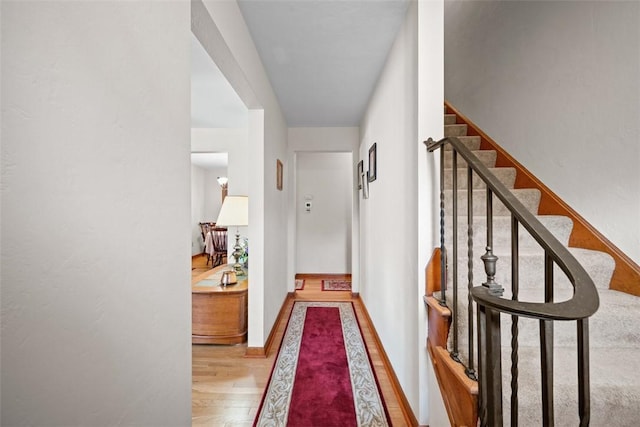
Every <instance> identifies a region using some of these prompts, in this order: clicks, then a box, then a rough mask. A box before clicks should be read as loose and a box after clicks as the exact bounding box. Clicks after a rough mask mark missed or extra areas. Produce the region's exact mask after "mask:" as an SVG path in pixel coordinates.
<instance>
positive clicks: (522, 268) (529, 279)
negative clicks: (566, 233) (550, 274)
mask: <svg viewBox="0 0 640 427" xmlns="http://www.w3.org/2000/svg"><path fill="white" fill-rule="evenodd" d="M568 249H569V252H571V253H572V254H573V256H574V257H575V258H576V260H577V261H578V262H579V263H580V264H581V265H582V266H583V268H584V269H585V271H586V272H587V274H588V275H589V277H591V280H593V283H594V284H595V285H596V288H598V289H608V285H609V283H610V282H611V276H612V275H613V270H614V269H615V262H614V260H613V258H612V257H611V256H610V255H609V254H606V253H603V252H598V251H593V250H589V249H582V248H568ZM473 253H474V259H473V277H474V284H475V286H479V285H480V284H482V282H486V279H487V277H486V274H485V272H484V264H483V262H482V260H481V259H480V257H481V256H482V255H483V254H484V253H485V250H484V248H483V247H482V246H475V247H474V251H473ZM449 255H450V257H451V256H453V254H452V253H451V251H449ZM494 255H496V256H497V257H498V261H497V263H496V274H495V281H496V282H497V283H498V284H500V285H501V286H502V287H503V288H505V289H510V288H511V253H510V252H508V251H506V250H505V251H504V252H503V248H500V249H498V248H496V249H495V250H494ZM458 258H459V261H458V285H460V284H464V286H466V284H467V282H468V278H467V275H468V268H467V248H466V246H465V247H463V248H461V247H459V248H458ZM452 262H453V261H452V260H449V267H448V270H449V274H448V277H447V279H448V280H447V286H449V285H450V284H451V283H453V282H452V280H453V268H452ZM518 263H519V272H520V274H519V287H520V289H538V290H540V293H541V295H542V290H543V289H544V253H520V254H519V256H518ZM554 279H555V280H554V283H555V287H556V289H561V288H566V289H570V288H571V287H572V285H571V283H570V282H569V279H568V278H567V277H566V275H565V274H564V272H563V271H562V270H561V269H560V267H558V266H557V265H555V266H554ZM506 295H507V296H509V297H510V293H509V292H507V293H506Z"/></svg>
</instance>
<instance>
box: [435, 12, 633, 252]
mask: <svg viewBox="0 0 640 427" xmlns="http://www.w3.org/2000/svg"><path fill="white" fill-rule="evenodd" d="M445 17H446V21H445V23H446V25H445V31H446V37H445V40H446V44H445V52H446V56H445V69H446V75H447V78H446V91H445V94H446V97H447V98H448V99H449V100H450V101H451V102H452V103H453V105H455V106H456V107H457V108H458V109H460V111H461V112H462V113H464V114H465V115H467V116H468V117H469V118H470V119H471V120H473V121H474V122H476V123H477V124H478V125H479V126H480V127H481V128H482V129H483V130H484V131H486V132H487V133H488V134H489V135H491V136H492V137H493V138H494V139H495V140H496V141H497V142H498V143H499V144H500V145H502V146H503V147H504V148H505V149H506V150H507V151H509V152H510V153H511V154H512V155H513V156H514V157H515V158H516V159H518V161H520V162H521V163H523V164H524V165H525V166H526V167H527V168H528V169H530V170H531V171H532V172H533V173H534V174H535V175H536V176H538V177H539V178H540V179H541V180H542V181H543V182H544V183H545V184H546V185H548V186H549V187H550V188H551V189H552V190H553V191H554V192H556V193H557V194H558V195H559V196H560V197H561V198H562V199H564V200H565V201H566V202H567V203H568V204H569V205H570V206H572V207H573V208H574V209H576V210H577V211H578V212H579V213H580V214H581V215H582V216H583V217H585V219H587V220H588V221H589V222H590V223H591V224H592V225H594V226H595V227H596V228H597V229H598V230H600V231H601V232H602V233H603V234H604V235H605V236H607V237H608V238H609V239H610V240H611V241H612V242H613V243H614V244H616V245H617V246H618V247H619V248H620V249H621V250H623V251H624V252H625V253H627V255H629V256H630V257H631V258H632V259H634V260H635V261H636V262H640V244H638V242H639V241H640V221H639V220H638V218H640V191H638V189H639V188H640V168H638V163H639V162H640V144H638V141H639V140H640V120H639V117H640V91H639V90H638V76H640V26H639V25H638V23H639V22H640V3H638V2H620V1H611V2H599V1H589V2H588V1H581V2H539V1H518V2H502V1H483V2H469V1H462V2H458V1H447V2H446V9H445Z"/></svg>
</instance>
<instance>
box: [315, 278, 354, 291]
mask: <svg viewBox="0 0 640 427" xmlns="http://www.w3.org/2000/svg"><path fill="white" fill-rule="evenodd" d="M322 290H323V291H350V290H351V281H350V280H323V281H322Z"/></svg>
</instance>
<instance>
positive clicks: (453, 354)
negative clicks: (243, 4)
mask: <svg viewBox="0 0 640 427" xmlns="http://www.w3.org/2000/svg"><path fill="white" fill-rule="evenodd" d="M451 154H452V162H451V167H452V171H453V172H452V173H453V175H452V178H453V179H452V182H453V189H452V190H451V194H452V196H451V198H452V199H453V213H452V214H451V224H452V226H453V234H452V236H451V240H452V241H453V258H452V259H451V265H452V273H451V274H452V276H453V308H452V313H451V315H452V316H453V351H452V352H451V358H452V359H453V360H455V361H456V362H460V354H459V352H458V152H457V151H456V150H455V149H454V150H453V151H452V153H451Z"/></svg>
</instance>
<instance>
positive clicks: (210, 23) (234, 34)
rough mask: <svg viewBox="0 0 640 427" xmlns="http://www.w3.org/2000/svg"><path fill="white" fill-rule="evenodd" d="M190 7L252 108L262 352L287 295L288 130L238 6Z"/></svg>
mask: <svg viewBox="0 0 640 427" xmlns="http://www.w3.org/2000/svg"><path fill="white" fill-rule="evenodd" d="M191 7H192V8H194V10H197V11H198V14H197V15H198V16H197V18H196V19H194V21H193V22H192V28H193V32H194V34H195V35H196V37H197V38H198V40H199V41H200V42H201V44H202V46H203V47H204V48H205V50H207V52H209V54H210V55H212V59H213V60H214V62H215V63H216V64H217V65H218V67H219V68H220V70H221V71H222V73H223V74H224V75H225V77H226V78H227V80H228V81H229V83H230V84H231V86H232V87H233V88H234V90H235V91H236V93H237V94H238V96H240V99H242V101H243V102H244V103H245V105H246V106H247V108H249V127H248V147H247V148H248V155H247V157H248V159H247V161H248V165H249V173H248V190H249V191H248V195H249V224H250V226H249V230H248V235H249V246H250V248H251V249H250V253H251V258H250V260H249V277H250V281H251V286H250V287H249V325H248V345H249V346H250V347H262V346H263V345H264V343H265V341H266V339H267V336H268V334H269V332H270V331H271V327H272V326H273V324H274V323H275V320H276V318H277V316H278V312H279V310H280V307H281V306H282V303H283V301H284V299H285V297H286V295H287V280H286V277H287V260H286V257H283V256H282V254H283V253H287V194H288V191H290V189H289V188H285V189H284V191H279V190H277V189H276V183H275V177H276V160H277V159H280V160H282V161H283V162H284V169H285V170H284V171H285V176H286V174H288V173H289V168H288V165H287V163H286V159H287V126H286V122H285V119H284V116H283V115H282V111H281V110H280V106H279V104H278V100H277V98H276V96H275V94H274V92H273V89H272V87H271V84H270V83H269V79H268V77H267V74H266V72H265V70H264V67H263V65H262V62H261V61H260V56H259V55H258V52H257V51H256V48H255V45H254V43H253V40H252V39H251V35H250V33H249V30H248V28H247V26H246V23H245V22H244V19H243V17H242V14H241V12H240V9H239V8H238V5H237V3H236V2H235V1H224V2H221V1H216V0H206V1H204V2H201V1H198V0H196V1H194V2H192V3H191ZM269 177H272V179H269ZM230 191H231V189H230ZM230 194H231V193H230ZM276 249H277V250H276Z"/></svg>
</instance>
